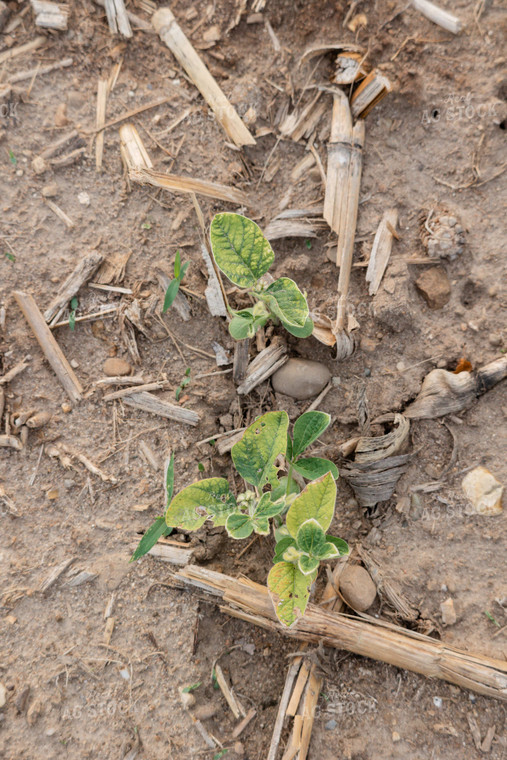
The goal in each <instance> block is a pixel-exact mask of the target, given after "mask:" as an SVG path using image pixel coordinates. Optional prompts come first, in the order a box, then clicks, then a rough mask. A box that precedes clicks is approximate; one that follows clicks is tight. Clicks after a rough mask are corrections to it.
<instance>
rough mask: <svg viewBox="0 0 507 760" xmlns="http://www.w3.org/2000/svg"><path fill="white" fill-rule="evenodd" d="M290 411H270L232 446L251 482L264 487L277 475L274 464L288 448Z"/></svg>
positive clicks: (240, 469)
mask: <svg viewBox="0 0 507 760" xmlns="http://www.w3.org/2000/svg"><path fill="white" fill-rule="evenodd" d="M288 427H289V417H288V415H287V412H268V413H267V414H263V415H262V417H259V418H258V419H257V420H255V422H254V423H253V424H252V425H250V427H248V428H247V429H246V430H245V432H244V433H243V437H242V439H241V440H240V441H238V443H236V444H235V445H234V446H233V447H232V450H231V456H232V461H233V462H234V466H235V467H236V469H237V471H238V472H239V474H240V475H241V477H242V478H244V479H245V480H246V482H247V483H251V484H252V485H254V486H257V488H262V487H263V486H264V485H265V484H266V482H268V480H271V479H272V477H273V464H274V462H275V459H276V458H277V456H278V455H279V454H284V455H285V451H286V448H287V429H288Z"/></svg>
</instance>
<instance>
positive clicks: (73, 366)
mask: <svg viewBox="0 0 507 760" xmlns="http://www.w3.org/2000/svg"><path fill="white" fill-rule="evenodd" d="M70 366H71V367H72V368H73V369H77V368H78V367H79V362H78V361H77V360H76V359H71V360H70Z"/></svg>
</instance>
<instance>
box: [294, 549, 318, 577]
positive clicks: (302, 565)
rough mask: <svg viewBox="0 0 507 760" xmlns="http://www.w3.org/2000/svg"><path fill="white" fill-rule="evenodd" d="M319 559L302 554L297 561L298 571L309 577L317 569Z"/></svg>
mask: <svg viewBox="0 0 507 760" xmlns="http://www.w3.org/2000/svg"><path fill="white" fill-rule="evenodd" d="M319 565H320V559H319V558H318V557H310V556H309V555H308V554H302V555H301V556H300V557H299V559H298V570H300V571H301V572H302V573H303V575H310V573H314V572H315V571H316V570H318V569H319Z"/></svg>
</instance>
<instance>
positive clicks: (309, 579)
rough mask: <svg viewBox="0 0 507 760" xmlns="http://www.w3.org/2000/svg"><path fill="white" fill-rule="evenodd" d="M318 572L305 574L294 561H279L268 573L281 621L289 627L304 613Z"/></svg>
mask: <svg viewBox="0 0 507 760" xmlns="http://www.w3.org/2000/svg"><path fill="white" fill-rule="evenodd" d="M316 577H317V573H316V572H313V573H311V574H310V575H304V573H302V572H301V571H300V570H299V568H298V567H297V565H294V564H292V562H277V563H276V565H273V567H272V568H271V570H270V572H269V575H268V589H269V594H270V597H271V601H272V602H273V606H274V608H275V612H276V616H277V618H278V619H279V621H280V622H281V623H282V624H283V625H286V626H288V627H289V628H290V627H291V626H293V625H294V623H296V622H297V621H298V620H299V618H300V617H302V615H304V612H305V609H306V605H307V604H308V599H309V597H310V589H311V585H312V583H313V581H314V580H315V578H316Z"/></svg>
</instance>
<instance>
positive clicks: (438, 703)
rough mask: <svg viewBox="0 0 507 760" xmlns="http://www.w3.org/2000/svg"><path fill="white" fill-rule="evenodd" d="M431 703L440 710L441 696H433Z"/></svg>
mask: <svg viewBox="0 0 507 760" xmlns="http://www.w3.org/2000/svg"><path fill="white" fill-rule="evenodd" d="M433 704H434V705H435V707H438V709H439V710H440V709H441V707H442V705H443V700H442V697H433Z"/></svg>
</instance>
